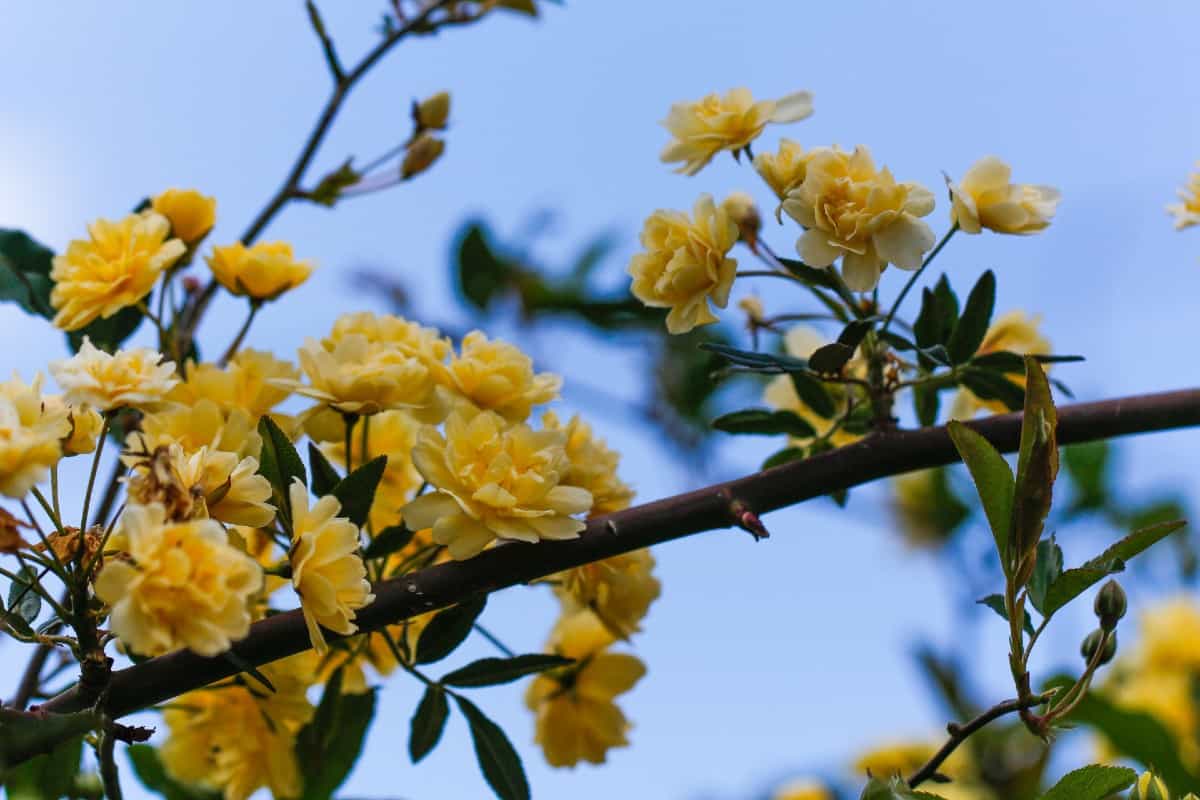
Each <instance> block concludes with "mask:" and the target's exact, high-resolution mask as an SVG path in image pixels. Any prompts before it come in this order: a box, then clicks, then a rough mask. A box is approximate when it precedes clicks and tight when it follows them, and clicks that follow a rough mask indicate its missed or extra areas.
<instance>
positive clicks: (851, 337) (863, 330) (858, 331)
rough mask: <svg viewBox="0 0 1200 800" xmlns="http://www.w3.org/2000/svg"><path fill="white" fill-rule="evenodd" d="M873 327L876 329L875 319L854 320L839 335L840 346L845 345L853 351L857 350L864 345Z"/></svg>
mask: <svg viewBox="0 0 1200 800" xmlns="http://www.w3.org/2000/svg"><path fill="white" fill-rule="evenodd" d="M873 327H875V320H874V319H873V318H871V319H856V320H852V321H850V322H849V323H847V325H846V327H845V328H842V332H841V333H840V334H838V338H837V340H838V344H844V345H846V347H849V348H850V349H851V350H854V349H857V348H858V346H859V345H860V344H862V340H863V338H864V337H865V336H866V335H867V334H868V333H870V332H871V328H873Z"/></svg>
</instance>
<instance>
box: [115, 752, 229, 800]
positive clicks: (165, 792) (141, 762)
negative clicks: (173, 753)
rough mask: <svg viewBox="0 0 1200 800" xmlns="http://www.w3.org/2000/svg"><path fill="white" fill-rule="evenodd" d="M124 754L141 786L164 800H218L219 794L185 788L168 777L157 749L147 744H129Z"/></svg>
mask: <svg viewBox="0 0 1200 800" xmlns="http://www.w3.org/2000/svg"><path fill="white" fill-rule="evenodd" d="M125 752H126V754H127V755H128V756H129V763H130V765H132V767H133V774H134V775H137V777H138V780H139V781H141V783H142V785H143V786H145V787H146V788H147V789H149V790H150V791H152V792H156V793H158V794H159V795H161V796H162V797H163V798H164V799H165V800H220V797H221V793H220V792H211V791H208V790H205V789H201V788H199V787H194V786H187V785H186V784H182V783H179V782H178V781H176V780H175V779H174V778H172V777H171V776H170V775H168V774H167V771H166V769H165V768H164V767H163V763H162V760H161V759H160V758H159V757H158V749H157V748H154V747H151V746H150V745H148V744H131V745H130V746H129V747H128V749H127V750H126V751H125Z"/></svg>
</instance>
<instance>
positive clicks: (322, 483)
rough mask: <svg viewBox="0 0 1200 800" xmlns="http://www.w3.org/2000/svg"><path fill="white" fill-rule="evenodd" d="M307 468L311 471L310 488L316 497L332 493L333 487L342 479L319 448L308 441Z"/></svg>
mask: <svg viewBox="0 0 1200 800" xmlns="http://www.w3.org/2000/svg"><path fill="white" fill-rule="evenodd" d="M308 469H309V471H310V472H312V490H313V494H314V495H316V496H317V497H324V496H325V495H327V494H333V487H335V486H337V485H338V484H339V483H341V481H342V476H341V475H338V473H337V470H336V469H334V468H333V465H332V464H330V463H329V459H327V458H326V457H325V454H324V453H322V452H321V448H319V447H317V446H316V445H315V444H313V443H312V442H309V443H308Z"/></svg>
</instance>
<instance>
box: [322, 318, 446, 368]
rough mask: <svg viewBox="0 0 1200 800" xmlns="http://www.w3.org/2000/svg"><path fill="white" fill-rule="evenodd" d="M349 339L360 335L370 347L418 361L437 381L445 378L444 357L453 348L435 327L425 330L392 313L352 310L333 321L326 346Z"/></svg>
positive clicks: (425, 328)
mask: <svg viewBox="0 0 1200 800" xmlns="http://www.w3.org/2000/svg"><path fill="white" fill-rule="evenodd" d="M353 336H362V337H363V338H365V339H366V340H367V341H368V342H370V343H371V344H372V345H381V346H383V347H385V348H386V349H389V350H398V351H400V352H401V353H403V354H404V355H406V356H409V357H410V358H415V359H417V360H418V361H420V362H421V363H422V364H424V365H425V366H426V367H428V368H429V370H430V372H432V373H433V374H434V375H437V376H438V379H439V380H447V379H448V377H447V376H446V357H447V356H449V355H450V354H451V353H452V352H453V351H454V348H453V347H452V346H451V344H450V340H449V339H448V338H446V337H445V336H443V335H442V334H441V332H440V331H438V329H437V328H430V327H426V326H424V325H421V324H420V323H417V322H412V321H411V320H407V319H404V318H403V317H397V316H395V315H394V314H375V313H372V312H370V311H355V312H351V313H348V314H342V315H341V316H340V317H338V318H337V320H336V321H335V322H334V323H333V330H332V331H330V332H329V339H328V340H327V344H330V343H332V344H337V343H338V342H340V341H341V340H342V339H345V338H347V337H353Z"/></svg>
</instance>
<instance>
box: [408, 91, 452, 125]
mask: <svg viewBox="0 0 1200 800" xmlns="http://www.w3.org/2000/svg"><path fill="white" fill-rule="evenodd" d="M413 116H414V117H416V120H417V125H418V126H419V127H420V128H421V129H422V130H428V129H430V128H432V129H434V130H439V131H440V130H443V129H444V128H445V127H446V121H447V120H448V119H450V93H449V92H438V93H437V94H435V95H432V96H430V97H427V98H425V99H424V100H422V101H421V102H420V103H419V104H418V105H417V107H416V109H415V110H414V112H413Z"/></svg>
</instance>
